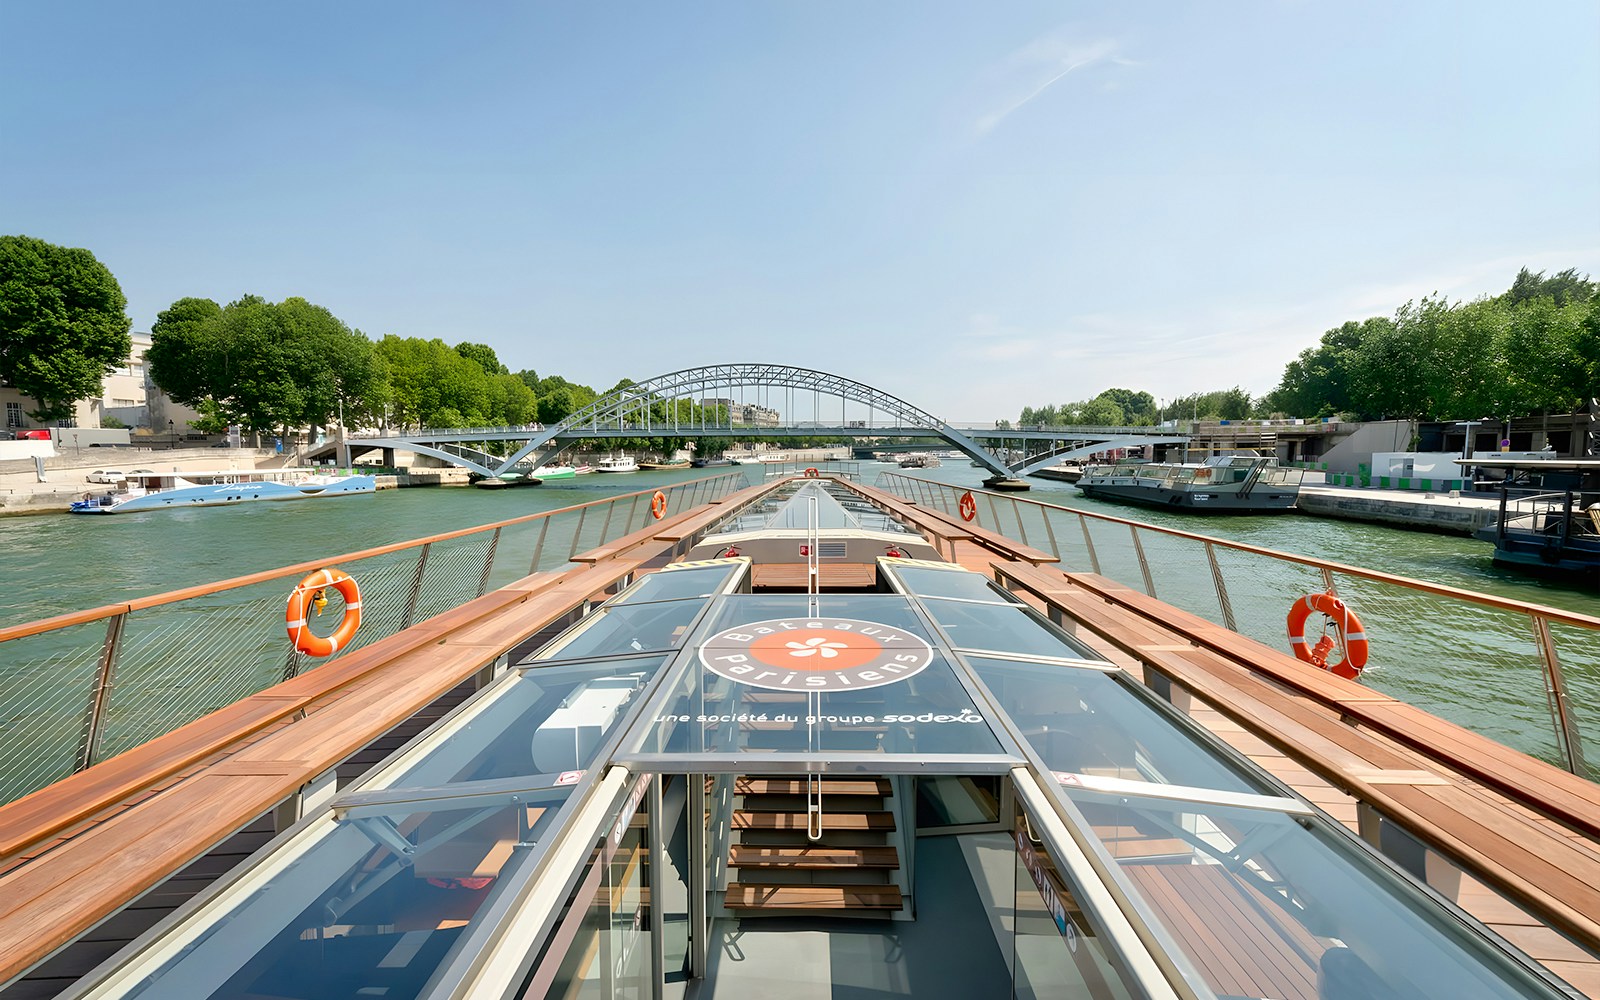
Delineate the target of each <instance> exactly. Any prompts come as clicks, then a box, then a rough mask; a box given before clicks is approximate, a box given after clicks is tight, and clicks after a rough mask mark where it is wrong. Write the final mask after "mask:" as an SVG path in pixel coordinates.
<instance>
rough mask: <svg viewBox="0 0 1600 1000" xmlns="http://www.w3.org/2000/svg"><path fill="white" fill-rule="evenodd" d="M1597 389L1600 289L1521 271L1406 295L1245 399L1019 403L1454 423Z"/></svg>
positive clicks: (1594, 393) (1130, 396) (1111, 395)
mask: <svg viewBox="0 0 1600 1000" xmlns="http://www.w3.org/2000/svg"><path fill="white" fill-rule="evenodd" d="M1597 397H1600V294H1597V286H1596V283H1595V282H1593V281H1591V280H1590V279H1589V277H1588V276H1587V275H1580V274H1579V273H1578V272H1577V271H1576V270H1573V269H1568V270H1565V271H1561V272H1559V273H1557V274H1554V275H1550V276H1548V277H1547V276H1546V275H1545V273H1544V272H1543V271H1539V272H1533V271H1529V270H1528V269H1527V268H1523V269H1522V270H1521V271H1520V272H1519V273H1518V274H1517V277H1516V279H1515V280H1514V281H1513V282H1512V284H1511V287H1510V288H1509V289H1508V290H1507V291H1505V292H1504V293H1502V294H1500V295H1496V296H1486V297H1483V298H1479V299H1475V300H1473V301H1471V302H1455V303H1452V302H1450V301H1449V300H1448V299H1445V298H1443V297H1429V298H1424V299H1422V300H1421V301H1420V302H1407V303H1406V304H1405V305H1403V306H1401V307H1400V308H1399V309H1398V310H1396V311H1395V314H1394V316H1393V317H1387V316H1375V317H1372V318H1370V319H1365V320H1360V321H1355V320H1352V321H1350V322H1347V323H1343V324H1341V325H1340V326H1338V327H1335V328H1334V329H1332V330H1329V331H1328V332H1327V333H1325V334H1323V335H1322V342H1321V343H1320V344H1319V345H1318V346H1316V347H1313V348H1308V349H1307V350H1305V351H1302V352H1301V353H1300V356H1299V357H1297V358H1295V359H1294V360H1293V361H1290V362H1289V363H1288V365H1287V366H1286V367H1285V368H1284V373H1283V378H1282V380H1281V381H1280V382H1279V383H1278V385H1277V387H1276V388H1274V389H1273V390H1272V391H1271V392H1269V393H1267V394H1266V395H1265V396H1262V397H1260V398H1259V399H1252V398H1251V396H1250V394H1249V393H1248V392H1245V391H1244V390H1243V389H1241V388H1239V387H1238V386H1235V387H1233V388H1232V389H1226V390H1221V391H1214V392H1204V393H1196V394H1193V395H1189V396H1181V397H1179V398H1177V399H1174V400H1172V401H1171V402H1168V403H1164V404H1163V405H1160V406H1157V404H1156V400H1155V399H1154V398H1152V397H1151V395H1150V394H1149V393H1147V392H1134V391H1132V390H1130V389H1107V390H1106V391H1104V392H1102V393H1100V394H1099V395H1098V396H1095V397H1093V398H1092V399H1086V400H1082V401H1080V402H1076V403H1062V404H1060V405H1055V406H1043V407H1024V408H1023V410H1022V414H1021V416H1020V418H1019V420H1018V423H1019V424H1020V425H1022V426H1028V425H1040V426H1054V425H1065V424H1093V425H1098V426H1108V427H1116V426H1122V425H1124V424H1128V425H1140V424H1155V423H1160V422H1161V421H1163V420H1173V419H1176V420H1243V419H1246V418H1248V417H1261V418H1269V417H1326V416H1333V415H1335V414H1347V415H1350V416H1352V417H1354V418H1356V419H1358V420H1376V419H1383V418H1395V419H1415V420H1460V419H1472V418H1478V417H1485V416H1494V415H1516V414H1530V413H1538V412H1569V411H1572V410H1577V409H1582V408H1583V407H1584V406H1585V405H1586V403H1587V401H1588V400H1590V399H1594V398H1597Z"/></svg>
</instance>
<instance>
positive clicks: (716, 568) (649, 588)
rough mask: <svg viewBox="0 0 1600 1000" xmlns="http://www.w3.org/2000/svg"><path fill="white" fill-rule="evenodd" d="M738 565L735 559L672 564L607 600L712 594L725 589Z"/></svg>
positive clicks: (631, 601)
mask: <svg viewBox="0 0 1600 1000" xmlns="http://www.w3.org/2000/svg"><path fill="white" fill-rule="evenodd" d="M738 566H739V564H738V563H735V562H718V563H716V564H714V565H711V566H693V567H684V568H683V569H675V568H673V567H671V566H668V567H667V568H665V569H663V570H661V571H660V572H658V573H651V574H650V575H649V576H646V577H645V578H644V579H642V580H640V581H639V582H638V583H636V584H634V585H633V586H632V587H629V588H628V589H627V590H626V591H624V592H623V593H621V594H619V595H617V596H616V597H614V598H612V599H611V600H610V601H608V602H607V603H608V604H610V605H612V606H615V605H618V604H643V603H645V602H647V601H676V600H679V599H683V598H691V597H710V596H711V595H712V594H715V593H717V592H718V591H720V590H721V589H722V586H723V584H725V583H727V582H728V577H729V576H730V575H731V574H732V572H733V571H734V570H735V569H737V568H738Z"/></svg>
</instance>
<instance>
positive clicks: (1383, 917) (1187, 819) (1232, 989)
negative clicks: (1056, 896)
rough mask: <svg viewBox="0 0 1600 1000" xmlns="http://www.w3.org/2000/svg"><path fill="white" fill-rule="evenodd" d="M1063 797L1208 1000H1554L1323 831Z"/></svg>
mask: <svg viewBox="0 0 1600 1000" xmlns="http://www.w3.org/2000/svg"><path fill="white" fill-rule="evenodd" d="M1067 795H1068V797H1069V798H1070V799H1071V800H1072V802H1073V804H1074V805H1076V806H1077V807H1078V809H1079V810H1081V812H1082V813H1083V815H1084V817H1085V818H1086V819H1087V820H1088V822H1089V824H1090V826H1091V827H1092V828H1093V830H1094V832H1095V834H1096V835H1097V836H1098V837H1099V838H1100V839H1101V842H1102V843H1103V844H1105V845H1106V848H1107V849H1108V851H1109V852H1110V853H1111V855H1112V857H1113V858H1115V859H1116V863H1117V864H1118V865H1119V866H1120V867H1121V869H1122V872H1123V874H1125V875H1126V876H1127V878H1128V880H1129V881H1130V882H1131V883H1132V884H1133V886H1134V888H1135V889H1136V890H1137V891H1138V892H1139V893H1140V894H1142V895H1143V897H1144V899H1145V901H1146V902H1147V903H1148V904H1149V912H1151V913H1152V914H1154V915H1155V916H1156V917H1157V919H1159V920H1160V921H1161V922H1162V923H1163V924H1164V925H1165V926H1166V928H1167V930H1168V931H1169V932H1170V933H1171V935H1172V937H1173V939H1174V940H1175V941H1176V942H1177V943H1178V945H1179V947H1180V948H1181V949H1182V950H1183V951H1184V952H1185V953H1186V954H1187V955H1188V956H1189V958H1190V959H1191V961H1192V963H1193V965H1194V967H1195V968H1196V969H1198V970H1200V972H1201V975H1202V976H1204V978H1205V979H1206V983H1207V985H1209V986H1210V987H1211V988H1212V990H1214V991H1215V992H1216V993H1217V994H1218V995H1219V996H1251V997H1265V996H1270V997H1283V998H1286V1000H1294V998H1306V1000H1310V998H1321V997H1373V998H1376V997H1411V996H1417V997H1421V996H1429V997H1473V998H1479V997H1521V996H1557V995H1560V994H1558V993H1556V992H1555V991H1554V990H1553V989H1551V988H1550V987H1549V986H1547V985H1546V984H1545V983H1543V982H1542V981H1541V980H1539V979H1537V978H1535V976H1534V975H1533V974H1532V973H1530V972H1528V971H1527V970H1525V969H1523V968H1522V967H1520V966H1518V965H1516V964H1515V962H1514V961H1513V960H1512V959H1511V958H1510V957H1509V956H1508V955H1506V954H1504V953H1502V952H1500V951H1499V950H1498V949H1495V948H1493V947H1491V946H1489V944H1488V943H1487V941H1486V940H1485V939H1484V938H1482V937H1480V936H1479V935H1478V934H1476V933H1475V932H1473V931H1472V930H1471V929H1470V928H1468V927H1467V925H1466V924H1465V923H1463V922H1462V921H1461V920H1459V919H1457V918H1456V917H1454V916H1452V915H1451V914H1449V913H1448V912H1446V911H1444V910H1442V909H1440V908H1439V907H1438V905H1437V904H1435V903H1433V902H1432V901H1431V900H1428V899H1427V898H1426V897H1425V896H1423V894H1422V893H1421V892H1420V890H1418V889H1416V888H1415V887H1413V886H1411V885H1409V884H1408V883H1407V882H1405V881H1404V880H1403V879H1402V878H1400V877H1398V876H1396V875H1395V874H1394V873H1393V872H1391V871H1389V870H1387V869H1385V868H1383V867H1382V866H1381V864H1380V862H1379V861H1378V860H1377V859H1375V858H1373V857H1371V856H1369V855H1368V854H1366V853H1365V852H1364V851H1362V850H1361V848H1360V846H1359V845H1357V844H1354V843H1352V842H1351V841H1350V840H1349V838H1347V837H1345V836H1344V835H1342V834H1340V833H1339V832H1337V831H1334V830H1331V829H1328V828H1327V827H1325V826H1323V825H1322V824H1321V823H1318V822H1311V821H1305V820H1300V819H1296V818H1295V817H1292V816H1287V815H1284V814H1282V813H1274V812H1270V811H1263V810H1256V809H1242V808H1234V807H1230V806H1220V805H1202V804H1197V803H1184V802H1172V801H1155V800H1147V799H1141V798H1139V797H1137V796H1126V795H1120V796H1119V795H1108V794H1102V793H1095V792H1090V791H1085V790H1081V789H1080V790H1068V791H1067ZM1219 941H1221V942H1225V943H1226V946H1227V949H1226V956H1225V960H1224V956H1222V955H1219V953H1218V945H1217V942H1219Z"/></svg>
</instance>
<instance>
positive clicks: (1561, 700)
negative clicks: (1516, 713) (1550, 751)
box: [1530, 614, 1589, 778]
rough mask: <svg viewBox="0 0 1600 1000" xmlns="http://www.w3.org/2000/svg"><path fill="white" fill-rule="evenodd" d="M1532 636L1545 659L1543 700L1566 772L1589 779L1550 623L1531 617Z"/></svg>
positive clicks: (1581, 741)
mask: <svg viewBox="0 0 1600 1000" xmlns="http://www.w3.org/2000/svg"><path fill="white" fill-rule="evenodd" d="M1530 617H1531V618H1532V619H1533V634H1534V637H1535V638H1536V639H1538V642H1539V652H1540V653H1541V654H1542V655H1543V658H1544V688H1545V698H1546V700H1548V701H1549V703H1550V715H1551V718H1552V721H1554V723H1555V727H1556V742H1557V743H1558V744H1560V746H1561V751H1562V756H1564V757H1565V758H1566V761H1567V770H1569V771H1571V772H1572V773H1573V774H1576V775H1579V776H1581V777H1585V778H1587V777H1589V767H1588V765H1587V764H1586V763H1585V762H1584V759H1583V737H1582V736H1581V735H1580V734H1579V733H1578V720H1577V719H1575V718H1573V717H1572V709H1571V706H1569V705H1568V704H1567V681H1566V678H1565V677H1563V676H1562V674H1561V661H1560V660H1559V659H1557V658H1556V644H1555V640H1553V639H1552V638H1551V637H1550V620H1549V619H1548V618H1546V617H1545V616H1543V615H1538V614H1535V615H1531V616H1530Z"/></svg>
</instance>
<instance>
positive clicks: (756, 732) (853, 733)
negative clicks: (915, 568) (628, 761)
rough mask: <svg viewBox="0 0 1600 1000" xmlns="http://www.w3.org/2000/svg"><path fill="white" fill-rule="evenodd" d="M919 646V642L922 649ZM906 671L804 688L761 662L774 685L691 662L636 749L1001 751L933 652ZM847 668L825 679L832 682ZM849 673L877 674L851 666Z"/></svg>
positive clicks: (803, 677)
mask: <svg viewBox="0 0 1600 1000" xmlns="http://www.w3.org/2000/svg"><path fill="white" fill-rule="evenodd" d="M924 649H925V650H926V647H924ZM918 659H919V661H921V662H922V663H923V664H924V665H923V666H921V667H920V668H919V669H918V672H917V674H916V676H915V677H912V678H910V679H908V680H905V681H903V682H894V683H882V684H877V685H875V686H869V687H867V688H865V689H859V690H858V689H849V690H843V689H837V688H835V689H833V690H808V689H806V688H805V687H802V686H800V685H801V684H803V682H804V681H805V680H806V679H807V675H806V674H804V673H800V672H790V671H783V672H779V671H776V670H769V669H761V670H760V671H759V672H758V673H757V676H758V677H760V678H761V680H762V681H763V683H765V682H770V681H776V682H779V683H781V682H783V681H785V680H787V679H789V678H790V677H791V676H792V677H793V678H795V680H794V687H793V688H792V689H774V688H770V687H761V686H756V685H754V684H745V683H739V682H736V681H733V680H731V679H728V678H725V677H722V676H720V675H718V674H716V673H714V672H713V671H712V670H711V669H709V668H707V667H706V666H705V664H704V662H703V661H702V662H696V663H695V664H693V665H692V666H691V668H690V670H689V671H688V672H687V673H686V674H685V676H684V680H683V683H682V684H681V685H680V686H679V689H678V691H677V692H675V694H674V696H673V697H672V699H671V700H670V701H668V702H667V705H666V708H665V709H664V710H663V711H662V713H661V714H660V715H658V716H657V717H656V718H654V719H647V720H645V723H646V732H645V735H644V737H643V739H642V741H641V744H640V746H639V747H638V748H637V749H638V750H639V751H641V752H644V753H747V752H760V751H774V752H787V753H804V752H807V751H811V752H818V753H852V752H859V753H883V754H912V755H917V754H998V753H1003V752H1004V750H1003V748H1002V747H1001V745H1000V741H999V739H998V738H997V737H996V736H995V735H994V733H993V732H992V731H991V730H990V728H989V726H988V724H987V723H986V721H985V720H984V717H983V715H982V713H980V712H979V711H978V709H977V707H976V706H975V705H974V704H973V701H972V698H971V697H969V696H968V694H967V691H966V688H964V687H962V685H961V683H960V682H959V681H957V680H956V676H955V671H954V670H953V669H952V668H951V665H950V663H949V662H948V661H947V660H946V659H945V658H944V656H943V655H942V654H940V653H936V652H933V651H931V650H927V651H926V652H921V653H919V655H918ZM851 672H852V670H850V669H847V670H841V671H837V672H835V671H832V670H829V671H827V672H826V673H822V674H816V673H814V674H811V676H819V675H820V676H824V677H825V678H826V679H827V681H828V682H829V683H830V684H836V683H838V682H839V680H840V679H841V678H843V677H846V676H849V675H850V673H851ZM853 672H854V673H855V675H856V676H865V675H866V674H867V673H871V674H874V675H876V676H879V677H882V676H887V675H884V674H882V673H881V672H880V671H871V670H870V669H869V668H866V667H857V668H853Z"/></svg>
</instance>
